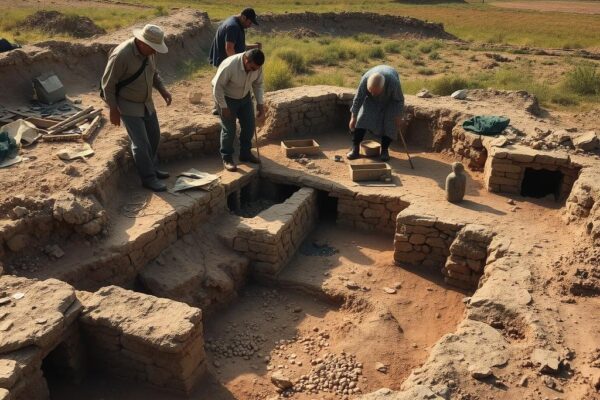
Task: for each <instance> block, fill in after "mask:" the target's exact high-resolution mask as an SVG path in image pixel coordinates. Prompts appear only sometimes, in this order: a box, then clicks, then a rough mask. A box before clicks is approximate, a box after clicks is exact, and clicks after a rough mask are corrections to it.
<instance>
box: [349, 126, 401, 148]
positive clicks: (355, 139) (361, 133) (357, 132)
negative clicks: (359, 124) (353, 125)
mask: <svg viewBox="0 0 600 400" xmlns="http://www.w3.org/2000/svg"><path fill="white" fill-rule="evenodd" d="M366 133H367V130H366V129H361V128H357V129H354V132H352V144H354V145H355V146H359V145H360V142H362V141H363V139H364V138H365V134H366ZM390 143H392V139H390V138H389V137H387V136H382V137H381V148H382V149H383V150H387V149H388V148H389V147H390Z"/></svg>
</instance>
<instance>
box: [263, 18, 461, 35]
mask: <svg viewBox="0 0 600 400" xmlns="http://www.w3.org/2000/svg"><path fill="white" fill-rule="evenodd" d="M256 29H257V30H258V31H259V32H261V33H274V32H290V33H292V34H294V35H295V34H296V32H298V31H302V32H309V31H310V32H312V33H316V34H331V35H337V36H352V35H355V34H357V33H371V34H375V35H382V36H391V37H414V38H437V39H453V40H456V37H454V36H453V35H451V34H449V33H448V32H446V31H445V30H444V26H443V25H442V24H437V23H433V22H426V21H422V20H420V19H416V18H410V17H401V16H395V15H384V14H376V13H361V12H341V13H333V12H330V13H323V14H319V13H311V12H304V13H290V14H272V15H268V14H267V15H263V16H261V21H260V26H257V27H256Z"/></svg>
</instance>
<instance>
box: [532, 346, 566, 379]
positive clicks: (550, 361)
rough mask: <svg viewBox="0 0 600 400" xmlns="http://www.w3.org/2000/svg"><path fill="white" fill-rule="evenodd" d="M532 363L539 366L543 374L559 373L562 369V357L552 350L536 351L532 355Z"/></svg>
mask: <svg viewBox="0 0 600 400" xmlns="http://www.w3.org/2000/svg"><path fill="white" fill-rule="evenodd" d="M531 361H532V362H533V363H534V364H538V365H539V366H540V371H541V372H543V373H553V372H558V369H559V368H560V356H559V355H558V353H557V352H556V351H552V350H544V349H534V350H533V352H532V353H531Z"/></svg>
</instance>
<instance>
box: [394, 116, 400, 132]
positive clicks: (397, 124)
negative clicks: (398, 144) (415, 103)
mask: <svg viewBox="0 0 600 400" xmlns="http://www.w3.org/2000/svg"><path fill="white" fill-rule="evenodd" d="M394 123H395V124H396V128H397V129H400V128H402V117H401V116H400V115H399V116H397V117H395V118H394Z"/></svg>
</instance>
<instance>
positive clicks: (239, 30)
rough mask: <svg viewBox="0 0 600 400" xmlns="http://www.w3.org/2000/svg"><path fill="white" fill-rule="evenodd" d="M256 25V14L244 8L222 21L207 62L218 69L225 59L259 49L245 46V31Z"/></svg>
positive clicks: (255, 45)
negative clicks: (237, 13)
mask: <svg viewBox="0 0 600 400" xmlns="http://www.w3.org/2000/svg"><path fill="white" fill-rule="evenodd" d="M252 25H258V20H257V16H256V12H255V11H254V9H253V8H245V9H244V10H242V12H241V13H240V14H239V15H232V16H231V17H229V18H227V19H226V20H224V21H223V22H222V23H221V24H220V25H219V27H218V28H217V32H216V33H215V37H214V39H213V42H212V45H211V47H210V53H209V55H208V61H209V62H210V64H211V65H212V66H213V67H215V68H219V65H221V63H222V62H223V60H225V59H226V58H227V57H230V56H232V55H234V54H239V53H243V52H245V51H246V50H252V49H259V50H260V49H261V48H262V45H261V44H260V43H253V44H246V29H248V28H250V27H251V26H252ZM217 108H218V106H217V105H216V104H215V107H214V109H213V114H214V115H217V114H218V112H217Z"/></svg>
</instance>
